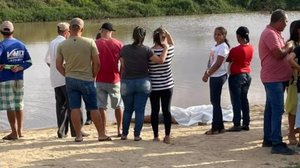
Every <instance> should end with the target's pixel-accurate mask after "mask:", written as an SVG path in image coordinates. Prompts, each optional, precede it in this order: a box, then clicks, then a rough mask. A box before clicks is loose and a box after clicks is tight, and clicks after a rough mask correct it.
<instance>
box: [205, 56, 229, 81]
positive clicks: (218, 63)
mask: <svg viewBox="0 0 300 168" xmlns="http://www.w3.org/2000/svg"><path fill="white" fill-rule="evenodd" d="M224 59H225V57H223V56H218V57H217V60H216V62H215V63H214V64H213V66H211V67H210V68H208V69H207V70H206V71H205V72H204V75H203V77H202V81H203V82H207V80H208V77H210V75H212V74H213V73H214V72H216V71H217V70H218V69H219V68H220V66H221V65H222V63H223V61H224Z"/></svg>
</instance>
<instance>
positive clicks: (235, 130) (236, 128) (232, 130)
mask: <svg viewBox="0 0 300 168" xmlns="http://www.w3.org/2000/svg"><path fill="white" fill-rule="evenodd" d="M241 130H242V127H241V126H233V127H231V128H229V129H227V130H226V131H227V132H239V131H241Z"/></svg>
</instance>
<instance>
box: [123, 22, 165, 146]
mask: <svg viewBox="0 0 300 168" xmlns="http://www.w3.org/2000/svg"><path fill="white" fill-rule="evenodd" d="M145 36H146V30H145V29H144V28H142V27H139V26H137V27H135V28H134V30H133V35H132V37H133V43H132V44H128V45H125V46H124V47H123V48H122V49H121V53H120V57H121V59H120V60H121V95H122V99H123V102H124V115H123V132H122V135H121V139H122V140H126V139H127V135H128V130H129V126H130V122H131V118H132V113H133V112H135V127H134V140H135V141H139V140H141V139H142V138H141V137H140V133H141V130H142V127H143V122H144V114H145V106H146V102H147V99H148V96H149V94H150V92H151V81H150V77H149V73H148V71H149V69H148V64H149V60H151V61H153V62H156V63H159V64H163V63H164V62H165V60H166V57H167V52H168V48H169V46H168V42H167V39H162V41H161V44H162V45H163V51H162V53H161V55H160V57H158V56H157V55H155V54H154V52H153V51H152V50H151V48H150V47H148V46H145V45H144V44H143V42H144V39H145Z"/></svg>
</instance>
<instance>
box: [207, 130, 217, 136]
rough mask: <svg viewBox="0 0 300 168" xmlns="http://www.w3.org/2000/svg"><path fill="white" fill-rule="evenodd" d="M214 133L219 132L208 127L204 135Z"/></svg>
mask: <svg viewBox="0 0 300 168" xmlns="http://www.w3.org/2000/svg"><path fill="white" fill-rule="evenodd" d="M214 134H219V131H213V130H212V129H210V130H208V131H206V132H205V135H214Z"/></svg>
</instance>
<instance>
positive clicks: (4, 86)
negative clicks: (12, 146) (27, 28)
mask: <svg viewBox="0 0 300 168" xmlns="http://www.w3.org/2000/svg"><path fill="white" fill-rule="evenodd" d="M0 31H1V34H2V36H3V38H4V40H3V41H1V42H0V95H1V96H0V110H6V111H7V117H8V121H9V124H10V127H11V133H10V134H9V135H7V136H5V137H3V138H2V139H4V140H17V139H18V138H19V137H23V135H22V124H23V107H24V103H23V95H24V82H23V72H24V70H25V69H27V68H29V67H30V66H31V65H32V63H31V58H30V55H29V53H28V50H27V48H26V46H25V45H24V44H23V43H22V42H21V41H19V40H17V39H15V38H14V37H13V33H14V25H13V24H12V23H11V22H10V21H4V22H2V24H1V27H0Z"/></svg>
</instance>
